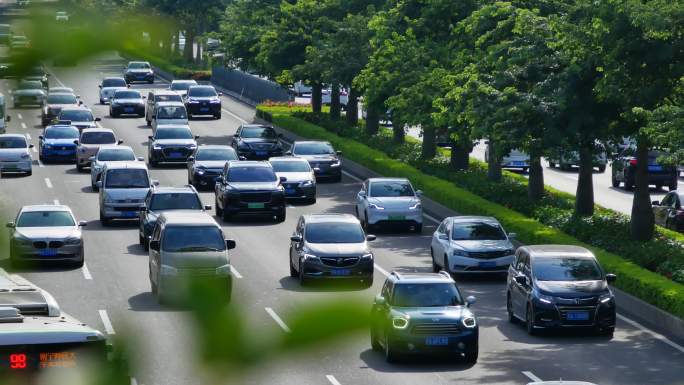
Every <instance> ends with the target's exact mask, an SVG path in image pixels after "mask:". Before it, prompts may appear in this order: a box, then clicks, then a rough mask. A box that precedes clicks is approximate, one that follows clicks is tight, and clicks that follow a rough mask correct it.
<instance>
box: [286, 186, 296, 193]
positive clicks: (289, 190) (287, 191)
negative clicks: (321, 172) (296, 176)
mask: <svg viewBox="0 0 684 385" xmlns="http://www.w3.org/2000/svg"><path fill="white" fill-rule="evenodd" d="M296 192H297V190H295V189H294V188H292V187H288V188H286V189H285V194H287V195H294V194H295V193H296Z"/></svg>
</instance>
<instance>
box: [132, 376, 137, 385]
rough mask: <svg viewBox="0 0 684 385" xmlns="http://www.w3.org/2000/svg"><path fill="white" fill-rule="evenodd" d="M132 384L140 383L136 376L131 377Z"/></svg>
mask: <svg viewBox="0 0 684 385" xmlns="http://www.w3.org/2000/svg"><path fill="white" fill-rule="evenodd" d="M131 385H138V380H136V379H135V377H131Z"/></svg>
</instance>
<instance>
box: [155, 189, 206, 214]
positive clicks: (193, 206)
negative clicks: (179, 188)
mask: <svg viewBox="0 0 684 385" xmlns="http://www.w3.org/2000/svg"><path fill="white" fill-rule="evenodd" d="M149 209H150V210H154V211H159V210H201V209H202V202H200V200H199V197H198V196H197V195H195V194H190V193H157V194H154V195H152V198H151V199H150V207H149Z"/></svg>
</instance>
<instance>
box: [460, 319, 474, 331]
mask: <svg viewBox="0 0 684 385" xmlns="http://www.w3.org/2000/svg"><path fill="white" fill-rule="evenodd" d="M461 323H462V324H463V326H465V327H466V328H468V329H473V328H474V327H475V326H477V321H476V320H475V317H473V316H468V317H465V318H463V320H461Z"/></svg>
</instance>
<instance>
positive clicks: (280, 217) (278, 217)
mask: <svg viewBox="0 0 684 385" xmlns="http://www.w3.org/2000/svg"><path fill="white" fill-rule="evenodd" d="M285 218H287V210H286V209H285V207H283V209H282V210H280V213H278V215H276V222H278V223H282V222H285Z"/></svg>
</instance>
